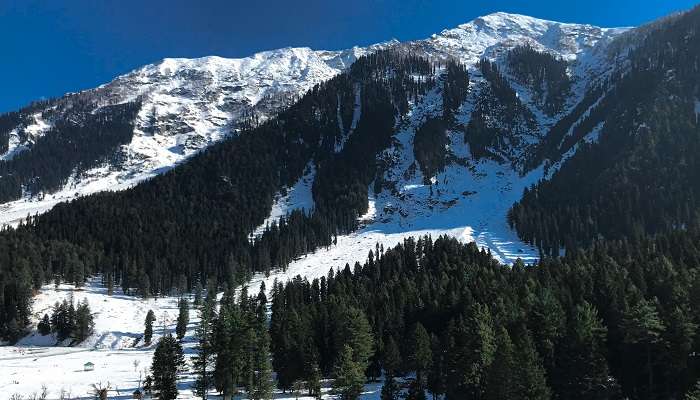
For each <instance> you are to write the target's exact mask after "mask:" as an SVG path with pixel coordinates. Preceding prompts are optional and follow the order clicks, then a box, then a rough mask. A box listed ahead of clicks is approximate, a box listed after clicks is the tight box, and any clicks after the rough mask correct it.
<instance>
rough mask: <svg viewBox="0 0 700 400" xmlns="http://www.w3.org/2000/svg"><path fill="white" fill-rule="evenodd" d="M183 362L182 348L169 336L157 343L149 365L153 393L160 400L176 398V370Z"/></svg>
mask: <svg viewBox="0 0 700 400" xmlns="http://www.w3.org/2000/svg"><path fill="white" fill-rule="evenodd" d="M184 362H185V357H184V355H183V353H182V346H181V345H180V343H179V342H178V341H177V340H176V339H175V338H174V337H173V336H172V335H170V334H168V335H166V336H163V337H162V338H160V340H159V341H158V345H157V346H156V350H155V352H154V353H153V362H152V363H151V377H152V379H153V391H154V392H155V394H156V395H157V396H158V398H159V399H161V400H174V399H175V398H177V395H178V390H177V381H178V370H179V369H180V368H181V366H182V365H183V364H184Z"/></svg>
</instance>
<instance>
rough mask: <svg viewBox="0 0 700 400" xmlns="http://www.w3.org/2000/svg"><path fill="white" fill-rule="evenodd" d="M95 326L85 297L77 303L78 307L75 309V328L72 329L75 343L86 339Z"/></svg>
mask: <svg viewBox="0 0 700 400" xmlns="http://www.w3.org/2000/svg"><path fill="white" fill-rule="evenodd" d="M94 328H95V322H94V319H93V316H92V313H91V312H90V305H89V304H88V302H87V299H83V301H81V302H80V303H78V307H77V308H76V310H75V328H74V331H73V338H74V339H75V341H76V342H77V343H80V342H82V341H83V340H85V339H87V338H88V336H90V335H91V334H92V332H93V331H94Z"/></svg>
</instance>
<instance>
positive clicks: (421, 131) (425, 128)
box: [413, 118, 448, 184]
mask: <svg viewBox="0 0 700 400" xmlns="http://www.w3.org/2000/svg"><path fill="white" fill-rule="evenodd" d="M447 143H448V140H447V133H446V127H445V123H444V122H443V120H442V119H440V118H430V119H428V120H427V121H425V123H424V124H423V125H421V126H420V127H419V128H418V129H417V130H416V134H415V136H414V137H413V155H414V156H415V157H416V161H418V164H419V165H420V168H421V171H422V172H423V180H424V181H425V183H426V184H429V183H430V178H432V177H433V176H435V174H436V173H438V172H440V171H442V170H443V169H444V168H445V163H446V162H447V160H446V157H447V150H446V149H445V146H446V145H447Z"/></svg>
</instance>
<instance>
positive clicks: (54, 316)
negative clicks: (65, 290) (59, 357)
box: [50, 296, 95, 343]
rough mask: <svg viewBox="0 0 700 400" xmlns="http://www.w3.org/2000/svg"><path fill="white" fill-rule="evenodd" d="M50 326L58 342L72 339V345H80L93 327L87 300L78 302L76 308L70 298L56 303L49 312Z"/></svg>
mask: <svg viewBox="0 0 700 400" xmlns="http://www.w3.org/2000/svg"><path fill="white" fill-rule="evenodd" d="M50 326H51V329H52V331H53V332H54V333H55V334H56V339H57V340H58V341H59V342H62V341H64V340H66V339H68V338H72V339H73V343H80V342H82V341H83V340H85V339H87V337H88V336H90V335H91V334H92V332H93V329H94V327H95V323H94V320H93V316H92V313H91V312H90V306H89V304H88V302H87V299H83V301H81V302H79V303H78V307H77V308H76V307H75V302H74V301H73V297H72V296H71V297H70V299H69V300H63V302H61V303H59V302H56V304H54V306H53V310H52V312H51V321H50Z"/></svg>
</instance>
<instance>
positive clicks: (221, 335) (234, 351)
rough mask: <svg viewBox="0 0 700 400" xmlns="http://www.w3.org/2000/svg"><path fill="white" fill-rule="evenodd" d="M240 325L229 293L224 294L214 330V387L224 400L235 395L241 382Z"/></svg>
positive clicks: (238, 316) (237, 312)
mask: <svg viewBox="0 0 700 400" xmlns="http://www.w3.org/2000/svg"><path fill="white" fill-rule="evenodd" d="M242 325H243V321H242V318H241V315H240V310H239V309H238V306H237V304H235V302H234V301H233V299H232V295H231V294H230V292H225V293H224V296H223V297H222V299H221V307H220V311H219V318H217V320H216V325H215V329H214V351H215V352H216V359H215V362H214V387H215V388H216V390H218V391H219V392H220V393H222V396H223V399H224V400H229V399H230V398H231V396H233V395H234V394H235V392H236V386H237V384H239V383H240V382H241V381H242V379H241V374H242V372H243V370H244V366H243V365H242V360H241V357H240V354H241V352H242V350H243V343H242V342H241V336H242V332H241V327H242Z"/></svg>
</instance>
